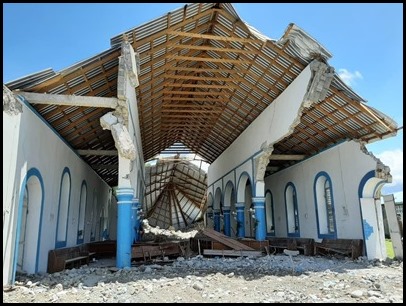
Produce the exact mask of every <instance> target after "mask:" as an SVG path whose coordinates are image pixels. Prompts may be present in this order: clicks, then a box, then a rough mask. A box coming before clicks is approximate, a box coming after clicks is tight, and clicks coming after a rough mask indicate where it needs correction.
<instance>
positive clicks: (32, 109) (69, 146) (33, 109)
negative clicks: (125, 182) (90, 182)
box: [17, 95, 110, 188]
mask: <svg viewBox="0 0 406 306" xmlns="http://www.w3.org/2000/svg"><path fill="white" fill-rule="evenodd" d="M17 97H18V98H19V99H20V101H21V103H23V104H24V105H25V106H27V107H28V109H29V110H31V111H32V112H33V114H34V115H36V116H37V117H38V118H39V119H40V120H41V121H42V122H43V123H45V125H46V126H47V127H48V128H49V129H50V130H51V131H52V132H54V134H55V135H56V136H57V137H58V138H59V139H60V140H61V141H62V142H63V143H64V144H65V145H66V146H67V147H68V148H69V149H70V150H71V151H72V152H73V153H74V154H75V155H76V156H77V157H79V159H80V160H81V161H82V162H84V163H85V164H86V165H87V166H88V168H89V169H90V170H91V171H92V172H93V173H94V174H95V175H96V176H97V177H98V178H100V179H101V180H102V181H103V182H104V183H105V184H106V186H107V187H108V188H110V186H109V184H107V183H106V181H105V180H103V179H102V178H101V177H100V175H99V174H98V173H97V172H96V171H94V169H93V168H92V167H90V165H89V164H88V162H87V161H85V160H84V159H83V158H82V156H80V154H79V153H78V152H76V150H75V149H74V148H73V147H72V146H71V145H70V144H69V143H68V142H67V141H66V140H65V139H64V138H62V136H61V135H60V134H59V133H58V131H57V130H55V129H54V127H53V126H52V125H50V124H49V123H48V121H46V120H45V119H44V117H42V116H41V115H40V114H39V113H38V112H37V110H36V109H35V108H34V107H32V105H31V104H30V102H29V101H28V100H26V99H25V98H24V97H23V96H21V95H17Z"/></svg>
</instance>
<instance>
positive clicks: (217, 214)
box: [213, 209, 220, 232]
mask: <svg viewBox="0 0 406 306" xmlns="http://www.w3.org/2000/svg"><path fill="white" fill-rule="evenodd" d="M213 222H214V230H215V231H217V232H220V210H219V209H214V210H213Z"/></svg>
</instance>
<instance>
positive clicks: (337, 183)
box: [265, 141, 376, 241]
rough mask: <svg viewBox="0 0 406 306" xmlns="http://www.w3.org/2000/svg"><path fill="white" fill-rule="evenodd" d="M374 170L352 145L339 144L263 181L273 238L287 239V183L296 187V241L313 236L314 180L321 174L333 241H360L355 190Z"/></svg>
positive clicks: (360, 227)
mask: <svg viewBox="0 0 406 306" xmlns="http://www.w3.org/2000/svg"><path fill="white" fill-rule="evenodd" d="M375 168H376V161H375V160H374V159H373V158H372V157H371V156H370V155H366V154H364V153H363V152H362V151H361V150H360V145H359V144H358V143H356V142H354V141H347V142H344V143H341V144H339V145H337V146H335V147H333V148H330V149H328V150H326V151H323V152H321V153H320V154H318V155H315V156H314V157H312V158H309V159H307V160H304V161H303V162H301V163H300V164H297V165H294V166H292V167H290V168H288V169H286V170H282V171H280V172H277V173H275V174H274V175H272V176H269V177H267V178H266V179H265V189H266V190H268V189H269V190H270V191H271V192H272V195H273V200H274V213H275V216H274V217H275V236H277V237H287V229H286V209H285V199H284V192H285V187H286V185H287V183H289V182H292V183H293V184H294V185H295V187H296V192H297V201H298V210H299V224H300V237H305V238H314V239H315V240H317V241H319V238H318V233H317V226H316V224H317V221H316V210H315V207H316V206H315V205H316V204H315V200H314V192H313V186H314V180H315V177H316V175H317V174H318V173H319V172H321V171H325V172H326V173H327V174H328V175H329V176H330V179H331V183H332V189H333V201H334V210H335V217H336V225H337V238H343V239H363V233H362V223H361V209H360V202H359V196H358V188H359V185H360V182H361V180H362V178H363V177H364V175H365V174H366V173H368V172H369V171H371V170H374V169H375Z"/></svg>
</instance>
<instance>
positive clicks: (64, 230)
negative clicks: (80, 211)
mask: <svg viewBox="0 0 406 306" xmlns="http://www.w3.org/2000/svg"><path fill="white" fill-rule="evenodd" d="M69 202H70V172H69V169H68V168H67V167H65V169H63V172H62V179H61V187H60V192H59V206H58V223H57V224H56V243H55V248H56V249H57V248H63V247H65V246H66V240H67V234H68V224H69V222H68V217H69Z"/></svg>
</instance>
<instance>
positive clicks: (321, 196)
mask: <svg viewBox="0 0 406 306" xmlns="http://www.w3.org/2000/svg"><path fill="white" fill-rule="evenodd" d="M314 200H315V206H316V216H317V231H318V236H319V238H336V236H337V235H336V222H335V213H334V199H333V188H332V184H331V179H330V177H329V176H328V174H327V173H326V172H324V171H322V172H320V173H318V174H317V175H316V178H315V180H314Z"/></svg>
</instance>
